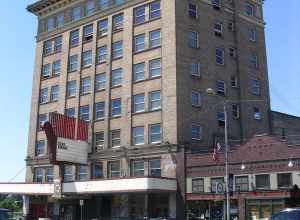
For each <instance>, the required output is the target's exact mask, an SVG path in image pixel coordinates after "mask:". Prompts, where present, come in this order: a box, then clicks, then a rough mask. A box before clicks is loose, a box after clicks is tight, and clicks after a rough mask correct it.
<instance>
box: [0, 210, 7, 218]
mask: <svg viewBox="0 0 300 220" xmlns="http://www.w3.org/2000/svg"><path fill="white" fill-rule="evenodd" d="M0 219H1V220H2V219H3V220H6V219H8V213H7V212H5V211H0Z"/></svg>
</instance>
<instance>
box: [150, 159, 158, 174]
mask: <svg viewBox="0 0 300 220" xmlns="http://www.w3.org/2000/svg"><path fill="white" fill-rule="evenodd" d="M149 169H150V170H149V174H150V176H152V177H161V163H160V159H155V160H150V161H149Z"/></svg>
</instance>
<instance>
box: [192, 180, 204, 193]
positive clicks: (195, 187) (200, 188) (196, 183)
mask: <svg viewBox="0 0 300 220" xmlns="http://www.w3.org/2000/svg"><path fill="white" fill-rule="evenodd" d="M192 192H193V193H200V192H204V179H192Z"/></svg>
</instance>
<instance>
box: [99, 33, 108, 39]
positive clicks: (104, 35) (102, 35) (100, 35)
mask: <svg viewBox="0 0 300 220" xmlns="http://www.w3.org/2000/svg"><path fill="white" fill-rule="evenodd" d="M107 36H108V34H107V33H106V34H99V33H98V39H102V38H105V37H107Z"/></svg>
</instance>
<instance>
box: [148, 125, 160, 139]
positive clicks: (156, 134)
mask: <svg viewBox="0 0 300 220" xmlns="http://www.w3.org/2000/svg"><path fill="white" fill-rule="evenodd" d="M149 143H151V144H158V143H161V125H160V124H152V125H150V126H149Z"/></svg>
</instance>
